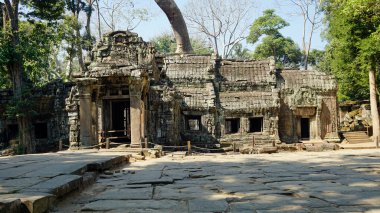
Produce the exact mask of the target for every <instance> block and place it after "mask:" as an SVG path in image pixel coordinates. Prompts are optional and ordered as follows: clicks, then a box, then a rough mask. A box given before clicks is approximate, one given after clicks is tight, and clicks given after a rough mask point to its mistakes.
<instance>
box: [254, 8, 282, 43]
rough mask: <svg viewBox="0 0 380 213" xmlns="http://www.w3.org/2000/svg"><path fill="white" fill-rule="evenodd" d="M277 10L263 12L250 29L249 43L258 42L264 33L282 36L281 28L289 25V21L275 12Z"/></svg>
mask: <svg viewBox="0 0 380 213" xmlns="http://www.w3.org/2000/svg"><path fill="white" fill-rule="evenodd" d="M274 12H275V10H272V9H268V10H265V11H264V12H263V15H262V16H260V17H259V18H258V19H256V20H255V21H254V22H253V24H252V26H251V29H250V32H249V36H248V37H247V42H248V43H252V44H254V43H256V42H257V41H258V40H259V38H260V37H261V36H263V35H268V36H269V35H270V36H275V37H278V36H281V34H280V32H279V30H281V29H282V28H284V27H286V26H289V23H288V22H286V21H285V20H284V19H282V18H281V17H280V16H278V15H276V14H274Z"/></svg>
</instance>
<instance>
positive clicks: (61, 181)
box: [26, 175, 82, 197]
mask: <svg viewBox="0 0 380 213" xmlns="http://www.w3.org/2000/svg"><path fill="white" fill-rule="evenodd" d="M81 183H82V176H79V175H60V176H57V177H54V178H52V179H49V180H48V181H45V182H42V183H39V184H37V185H34V186H32V187H30V188H28V189H26V191H39V192H48V193H52V194H54V195H56V196H57V197H61V196H63V195H65V194H67V193H69V192H71V191H74V190H76V189H78V188H79V187H80V186H81Z"/></svg>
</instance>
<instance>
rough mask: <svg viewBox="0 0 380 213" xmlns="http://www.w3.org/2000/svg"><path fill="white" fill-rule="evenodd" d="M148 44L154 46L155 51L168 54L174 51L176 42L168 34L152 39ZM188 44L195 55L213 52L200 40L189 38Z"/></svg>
mask: <svg viewBox="0 0 380 213" xmlns="http://www.w3.org/2000/svg"><path fill="white" fill-rule="evenodd" d="M150 42H152V43H153V44H154V46H155V48H156V51H157V52H159V53H162V54H170V53H175V51H176V47H177V44H176V41H175V39H174V36H173V35H171V34H169V33H164V34H162V35H160V36H157V37H154V38H153V39H151V40H150ZM190 42H191V45H192V47H193V50H194V52H195V53H196V54H211V53H212V52H213V50H212V48H211V47H208V46H207V45H206V44H205V42H204V41H202V40H201V39H197V38H190Z"/></svg>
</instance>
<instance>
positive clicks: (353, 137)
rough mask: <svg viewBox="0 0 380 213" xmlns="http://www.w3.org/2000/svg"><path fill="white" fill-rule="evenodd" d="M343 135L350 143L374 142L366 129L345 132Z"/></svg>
mask: <svg viewBox="0 0 380 213" xmlns="http://www.w3.org/2000/svg"><path fill="white" fill-rule="evenodd" d="M343 136H344V138H345V139H346V142H347V143H348V144H358V143H368V142H373V141H372V140H371V139H370V138H369V137H368V135H367V133H366V132H365V131H353V132H344V133H343Z"/></svg>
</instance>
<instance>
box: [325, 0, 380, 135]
mask: <svg viewBox="0 0 380 213" xmlns="http://www.w3.org/2000/svg"><path fill="white" fill-rule="evenodd" d="M325 11H326V18H327V21H328V28H327V32H326V34H327V39H328V40H329V45H328V47H327V50H326V52H328V53H329V54H327V56H328V58H327V60H329V62H330V64H331V71H332V73H334V74H336V76H337V79H338V82H339V83H340V87H339V88H340V90H339V93H340V94H343V95H345V96H346V97H350V90H354V92H355V90H356V89H358V88H359V87H358V85H356V84H354V83H351V84H348V83H347V81H350V80H356V79H360V81H362V82H364V80H363V76H365V75H367V76H368V83H369V87H368V86H367V87H364V88H369V98H370V104H371V114H372V122H373V125H372V127H373V137H374V139H375V138H377V137H379V133H380V130H379V126H380V124H379V113H378V108H377V105H378V104H377V97H376V90H377V86H376V75H377V74H376V73H377V72H378V71H379V68H380V66H379V65H380V16H379V14H380V4H379V3H378V1H373V0H330V1H328V3H327V6H326V10H325ZM350 77H351V78H350ZM347 79H348V80H347ZM342 85H347V87H345V86H342ZM367 85H368V84H367ZM367 91H368V90H367ZM356 92H358V90H356ZM367 94H368V93H367ZM367 97H368V96H367Z"/></svg>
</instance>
